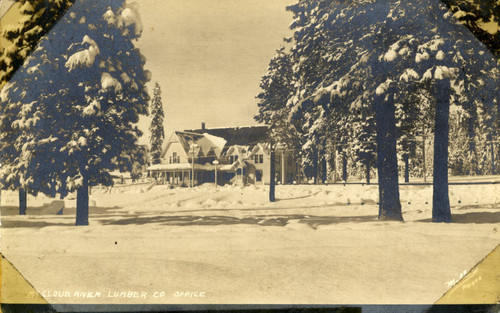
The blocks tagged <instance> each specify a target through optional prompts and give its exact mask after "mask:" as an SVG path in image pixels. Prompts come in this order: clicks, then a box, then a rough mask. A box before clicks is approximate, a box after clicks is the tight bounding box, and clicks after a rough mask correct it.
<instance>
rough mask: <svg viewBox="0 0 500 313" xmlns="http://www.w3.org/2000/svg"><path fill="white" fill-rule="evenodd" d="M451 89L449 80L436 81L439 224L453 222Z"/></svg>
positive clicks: (435, 191)
mask: <svg viewBox="0 0 500 313" xmlns="http://www.w3.org/2000/svg"><path fill="white" fill-rule="evenodd" d="M450 89H451V88H450V81H449V79H440V80H436V83H435V94H436V115H435V117H434V129H435V130H434V171H433V174H434V175H433V176H434V178H433V195H432V221H433V222H437V223H441V222H445V223H449V222H451V211H450V199H449V196H448V140H449V138H448V133H449V115H450V92H451V90H450Z"/></svg>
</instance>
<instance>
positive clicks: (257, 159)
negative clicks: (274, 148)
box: [254, 154, 264, 164]
mask: <svg viewBox="0 0 500 313" xmlns="http://www.w3.org/2000/svg"><path fill="white" fill-rule="evenodd" d="M254 163H255V164H257V163H264V155H262V154H256V155H254Z"/></svg>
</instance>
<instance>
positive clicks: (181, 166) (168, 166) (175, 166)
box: [148, 163, 214, 171]
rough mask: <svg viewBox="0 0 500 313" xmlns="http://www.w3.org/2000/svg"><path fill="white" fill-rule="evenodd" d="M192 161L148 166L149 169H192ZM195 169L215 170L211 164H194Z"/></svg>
mask: <svg viewBox="0 0 500 313" xmlns="http://www.w3.org/2000/svg"><path fill="white" fill-rule="evenodd" d="M192 167H193V165H192V164H191V163H171V164H154V165H151V166H149V167H148V170H149V171H174V170H175V171H182V170H191V168H192ZM194 169H195V170H205V171H213V170H214V166H213V165H210V164H208V163H207V164H196V163H195V164H194Z"/></svg>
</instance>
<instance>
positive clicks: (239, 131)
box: [186, 125, 269, 149]
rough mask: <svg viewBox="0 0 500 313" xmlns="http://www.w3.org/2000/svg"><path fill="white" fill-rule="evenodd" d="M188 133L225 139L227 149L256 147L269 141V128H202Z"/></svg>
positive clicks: (259, 126)
mask: <svg viewBox="0 0 500 313" xmlns="http://www.w3.org/2000/svg"><path fill="white" fill-rule="evenodd" d="M186 132H190V133H197V134H209V135H212V136H216V137H220V138H224V140H226V145H225V148H226V149H227V148H229V147H231V146H234V145H240V146H254V145H256V144H257V143H262V142H267V141H269V136H268V133H267V132H268V127H267V126H262V125H258V126H237V127H219V128H202V129H192V130H186Z"/></svg>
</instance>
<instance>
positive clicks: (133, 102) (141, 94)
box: [0, 0, 150, 225]
mask: <svg viewBox="0 0 500 313" xmlns="http://www.w3.org/2000/svg"><path fill="white" fill-rule="evenodd" d="M141 30H142V28H141V23H140V18H139V14H138V8H137V7H136V6H135V5H133V4H126V3H125V1H116V0H105V1H104V0H103V1H98V2H96V1H90V0H81V1H78V2H77V3H75V4H74V5H73V6H72V7H71V8H70V9H69V10H68V13H67V14H65V16H64V17H63V18H62V19H61V21H60V22H59V23H58V24H57V25H56V26H55V27H54V28H53V29H52V30H51V31H50V32H49V33H48V34H47V36H46V37H44V38H43V39H42V40H41V42H40V44H39V46H38V47H37V49H36V50H35V51H33V53H32V55H31V56H30V57H29V58H28V59H27V60H26V62H25V63H24V65H23V66H22V67H21V68H20V69H19V70H18V71H17V72H16V74H15V75H14V76H13V78H12V79H11V82H10V83H9V84H8V86H7V89H5V88H4V89H5V90H3V91H2V105H1V107H2V112H1V114H0V117H1V118H2V121H1V122H0V125H1V127H6V128H9V127H11V128H12V131H11V133H8V134H9V135H10V136H11V138H16V139H15V141H14V143H15V145H14V149H12V147H6V148H8V149H3V150H2V151H0V152H1V153H2V156H3V155H4V154H6V152H9V151H11V150H12V151H14V152H13V153H12V155H13V156H15V157H16V158H11V159H12V162H11V164H10V165H9V166H8V167H6V168H5V169H4V167H2V175H1V176H2V177H4V179H6V180H8V179H11V178H13V177H14V178H15V177H18V178H19V180H18V181H19V182H20V184H21V187H23V188H26V189H29V190H30V191H33V192H35V193H36V192H43V193H48V194H55V193H57V194H59V195H60V196H61V197H64V196H65V195H67V193H68V192H72V191H75V190H76V191H77V216H76V225H88V187H89V186H93V185H97V184H103V185H110V184H112V179H111V176H110V174H109V172H110V171H112V170H116V169H117V170H120V171H125V170H131V167H132V165H133V158H132V157H131V155H132V154H133V153H134V152H135V151H137V139H138V137H139V136H140V135H141V131H140V130H139V129H138V128H137V126H135V124H136V123H137V122H138V120H139V115H145V114H147V102H148V100H149V96H148V94H147V90H146V87H145V84H146V82H147V81H148V80H149V76H150V74H149V72H148V71H145V70H144V63H145V58H144V57H143V56H142V55H141V54H140V51H139V50H138V49H137V48H135V47H134V45H133V42H132V41H133V40H136V39H137V38H139V36H140V34H141ZM6 121H7V123H6ZM11 121H12V123H9V122H11ZM9 149H10V150H9Z"/></svg>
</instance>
